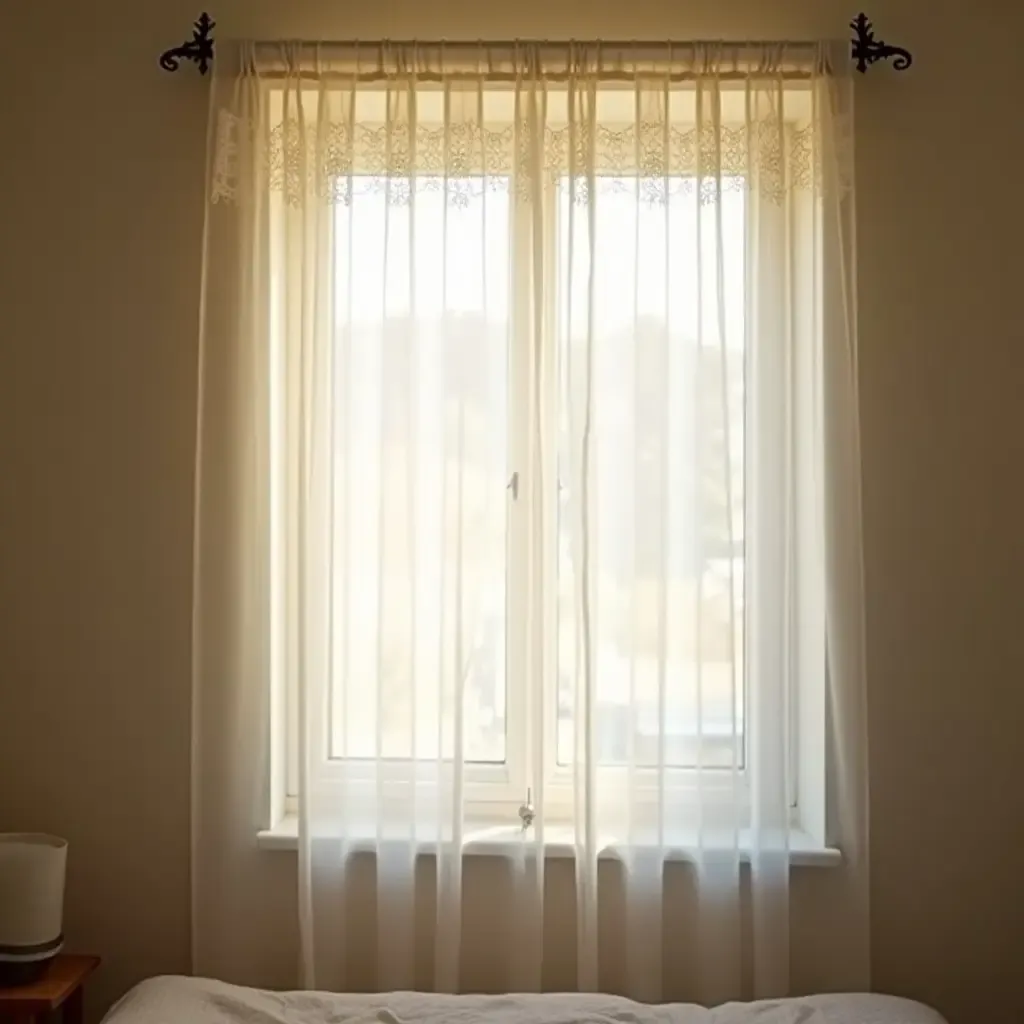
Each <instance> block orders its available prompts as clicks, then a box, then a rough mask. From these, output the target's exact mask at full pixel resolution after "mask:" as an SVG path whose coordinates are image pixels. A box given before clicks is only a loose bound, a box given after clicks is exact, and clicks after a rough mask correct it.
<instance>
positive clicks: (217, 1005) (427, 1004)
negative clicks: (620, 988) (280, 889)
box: [104, 977, 946, 1024]
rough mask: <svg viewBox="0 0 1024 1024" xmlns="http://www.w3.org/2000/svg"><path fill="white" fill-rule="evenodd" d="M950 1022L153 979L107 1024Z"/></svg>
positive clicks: (794, 1004) (891, 1010) (859, 1002)
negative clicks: (289, 989) (350, 992)
mask: <svg viewBox="0 0 1024 1024" xmlns="http://www.w3.org/2000/svg"><path fill="white" fill-rule="evenodd" d="M484 1020H486V1021H487V1024H946V1021H945V1020H944V1019H943V1018H942V1017H941V1016H940V1015H939V1014H937V1013H936V1012H935V1011H934V1010H930V1009H928V1007H926V1006H923V1005H922V1004H921V1003H916V1002H913V1001H912V1000H909V999H900V998H898V997H895V996H878V995H819V996H809V997H803V998H799V999H780V1000H767V1001H762V1002H755V1003H727V1004H725V1005H723V1006H718V1007H716V1008H715V1009H712V1010H707V1009H704V1008H703V1007H700V1006H694V1005H690V1004H684V1003H666V1004H663V1005H660V1006H646V1005H643V1004H641V1003H634V1002H631V1001H630V1000H628V999H623V998H620V997H618V996H605V995H576V994H572V993H558V994H548V995H503V996H478V995H465V996H450V995H427V994H424V993H420V992H391V993H384V994H380V995H337V994H331V993H325V992H266V991H262V990H260V989H254V988H242V987H239V986H236V985H228V984H225V983H224V982H220V981H211V980H208V979H204V978H182V977H162V978H150V979H149V980H148V981H144V982H142V983H141V984H140V985H137V986H136V987H135V988H133V989H132V990H131V991H130V992H128V993H127V994H126V995H125V996H124V997H123V998H122V999H121V1000H120V1001H119V1002H118V1003H116V1004H115V1005H114V1006H113V1007H111V1009H110V1011H109V1012H108V1013H107V1015H106V1017H105V1018H104V1024H475V1022H478V1021H484Z"/></svg>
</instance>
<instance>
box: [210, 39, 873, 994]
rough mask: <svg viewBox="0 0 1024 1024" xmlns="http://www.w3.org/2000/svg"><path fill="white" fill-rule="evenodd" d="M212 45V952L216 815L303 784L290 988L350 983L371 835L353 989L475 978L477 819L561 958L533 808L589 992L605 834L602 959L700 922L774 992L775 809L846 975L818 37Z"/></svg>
mask: <svg viewBox="0 0 1024 1024" xmlns="http://www.w3.org/2000/svg"><path fill="white" fill-rule="evenodd" d="M224 49H227V48H226V47H225V48H224ZM236 57H237V60H236V61H234V62H232V61H230V60H227V61H219V66H218V68H217V71H216V75H215V82H214V87H213V92H212V98H211V107H210V143H209V148H210V165H209V192H208V197H209V206H208V211H207V226H206V249H205V259H204V289H203V296H204V298H203V314H202V345H201V355H200V367H199V372H200V384H201V387H200V409H199V431H198V436H199V443H198V457H197V489H196V564H195V636H194V644H195V679H194V684H195V709H196V717H195V736H194V751H195V754H194V802H195V822H194V831H195V847H194V848H195V876H194V879H195V905H194V918H195V929H196V936H195V949H196V967H197V969H198V970H208V969H210V968H211V967H212V968H214V970H215V969H216V965H217V964H218V963H222V962H223V961H222V960H219V959H218V956H219V954H218V947H221V948H222V947H223V945H224V944H225V943H226V942H228V941H229V938H228V937H229V936H230V935H231V931H232V924H231V921H232V909H231V908H232V905H233V902H234V901H237V900H239V899H241V898H242V896H241V894H240V893H239V892H237V891H236V888H237V887H236V886H233V882H232V879H231V878H230V874H231V867H230V866H231V856H232V853H231V851H232V850H237V849H240V848H244V847H245V845H246V844H251V843H252V842H253V841H254V839H253V837H254V834H255V832H256V830H257V829H258V828H260V827H265V826H266V825H267V824H268V823H269V822H271V821H272V820H273V819H274V818H276V817H279V816H280V815H281V814H282V813H285V812H286V811H288V810H289V809H291V808H294V812H295V814H296V815H297V818H298V835H299V859H298V870H297V884H298V908H299V938H300V946H301V950H300V957H301V982H302V984H303V985H305V986H307V987H320V988H341V987H344V986H346V985H349V984H351V983H352V980H351V978H350V977H348V976H347V974H346V964H348V963H350V961H351V959H352V956H353V948H354V947H357V946H359V945H361V944H362V942H363V939H362V937H361V931H360V927H359V925H358V922H356V921H355V920H353V916H352V913H351V910H350V904H351V894H352V890H353V887H355V888H360V887H361V886H362V883H360V882H358V880H357V872H356V871H355V868H354V865H355V864H356V863H357V861H358V859H359V857H360V856H361V855H364V854H366V853H368V852H369V853H372V855H373V858H374V864H375V872H374V874H373V880H372V888H373V898H372V903H373V907H374V912H373V917H374V919H375V933H376V944H377V950H376V957H375V964H376V986H375V987H378V988H380V989H401V988H414V987H417V979H422V978H423V976H424V973H423V967H422V964H423V962H424V958H425V961H426V962H427V963H428V965H429V966H428V971H429V977H430V979H431V984H432V986H433V987H434V988H435V989H437V990H440V991H458V990H459V989H460V988H462V987H464V986H465V979H464V977H463V973H462V968H461V964H462V963H463V961H464V959H465V956H466V955H467V949H466V946H465V943H464V941H463V935H462V923H463V919H464V916H465V913H466V909H467V908H466V907H465V906H464V901H466V900H470V899H482V898H486V894H481V893H477V894H472V893H468V892H466V891H465V879H464V866H465V858H466V857H467V856H470V855H472V852H473V851H474V850H479V849H482V848H483V847H484V846H486V845H487V844H488V843H490V844H492V847H491V848H492V850H500V852H501V854H502V855H503V856H504V857H506V858H507V861H508V865H509V870H510V871H511V873H512V876H513V879H514V889H515V893H516V897H515V900H514V904H513V910H512V911H511V912H510V913H509V912H507V913H506V914H505V916H504V918H503V920H502V921H501V922H500V924H501V927H500V929H498V928H497V922H496V931H495V938H494V942H495V953H494V955H495V956H500V957H502V958H503V959H504V961H505V963H506V973H507V978H506V979H505V987H506V988H507V989H509V990H516V991H530V990H538V989H540V988H541V987H542V986H543V984H544V980H543V979H544V971H545V962H546V958H547V957H549V956H550V955H551V952H552V951H551V950H547V949H546V948H545V934H546V926H545V919H546V914H550V913H551V910H550V907H549V906H548V899H547V898H546V887H545V872H546V870H547V862H548V859H549V856H550V855H551V853H552V852H553V851H554V850H555V849H556V848H557V849H558V850H560V851H561V852H562V853H563V854H565V855H568V856H569V857H570V858H571V860H572V863H573V873H572V875H573V879H574V885H575V893H574V898H573V900H572V906H573V908H574V913H575V921H576V925H575V932H576V943H575V953H574V956H575V964H576V984H577V986H578V987H579V988H580V989H581V990H584V991H587V990H590V991H596V990H600V989H602V987H607V985H608V984H609V981H608V980H607V978H605V977H604V975H603V973H602V972H603V969H602V966H601V964H602V958H601V949H600V944H601V941H602V940H601V938H600V935H601V928H600V927H599V918H600V917H601V915H602V913H604V910H603V909H602V908H603V906H604V904H607V903H608V901H609V896H608V893H607V892H606V891H605V890H606V887H605V886H604V884H603V883H602V884H601V885H599V882H598V874H599V868H598V865H599V861H601V860H602V859H603V858H606V857H611V858H614V859H616V860H617V861H618V862H619V863H620V864H621V866H622V883H621V893H620V894H619V896H618V897H616V900H617V901H618V905H619V918H618V922H619V923H618V925H617V928H618V930H619V936H618V939H617V941H618V942H619V943H621V948H622V950H623V963H622V964H621V965H620V972H619V976H618V979H617V980H616V982H615V984H616V986H617V987H618V988H620V989H621V990H622V991H624V993H625V994H627V995H632V996H634V997H636V998H640V999H644V1000H649V1001H657V1000H660V999H663V998H666V997H667V996H666V993H673V992H674V990H672V988H671V985H670V984H669V982H670V980H671V975H672V972H673V967H672V964H671V963H666V954H665V949H664V947H663V943H662V941H661V936H663V935H664V934H666V931H667V930H670V929H673V928H677V927H681V926H685V927H686V928H688V929H690V930H691V931H692V935H693V937H694V946H693V948H694V949H695V950H696V960H697V969H696V970H695V972H694V979H695V980H694V984H693V986H692V991H688V992H687V993H685V994H686V995H688V996H689V997H690V998H694V999H696V1000H698V1001H702V1002H705V1003H708V1004H712V1003H716V1002H720V1001H723V1000H726V999H731V998H739V997H767V996H774V995H782V994H786V993H787V992H788V991H789V989H790V967H791V965H790V944H789V919H790V900H791V893H790V871H791V861H792V855H793V849H792V845H793V836H794V834H795V832H794V830H798V829H802V830H803V831H804V832H808V831H809V832H811V833H813V834H814V835H815V836H816V837H817V839H818V840H819V841H820V842H821V843H825V842H828V843H829V844H831V845H836V846H838V847H839V848H840V849H841V851H842V856H843V860H844V865H843V868H842V870H843V871H844V872H845V876H846V877H847V878H848V880H849V886H848V889H849V893H850V898H849V900H848V901H847V906H846V912H845V919H844V927H847V928H848V929H849V930H850V934H851V935H852V936H853V939H852V940H851V948H852V949H854V951H855V955H854V958H853V962H855V963H857V964H859V965H860V966H861V968H862V971H861V975H862V977H863V983H864V985H865V987H866V984H867V859H866V829H867V824H866V810H867V796H866V767H865V765H866V736H865V694H864V685H865V684H864V653H863V652H864V637H863V581H862V576H863V572H862V553H861V522H860V468H859V424H858V400H857V345H856V315H855V310H856V295H855V281H854V266H855V263H854V248H853V245H854V238H853V178H852V145H851V124H852V120H851V119H852V108H851V97H852V93H851V86H850V82H849V79H848V75H847V73H846V71H845V70H844V69H845V66H846V64H847V61H846V60H845V55H839V56H838V57H837V55H836V51H835V50H834V49H833V48H831V47H829V46H826V45H823V44H814V45H805V46H794V45H788V44H787V45H782V44H779V45H764V44H757V45H754V44H749V45H739V44H736V45H731V44H730V45H726V44H686V45H683V44H677V45H668V44H666V45H665V46H662V47H652V46H648V45H644V46H626V45H614V44H607V43H601V44H598V43H593V44H590V43H587V44H581V43H573V44H551V43H508V44H473V45H465V44H464V45H456V44H448V45H442V44H424V43H385V44H375V45H365V44H364V45H358V46H357V45H354V44H352V45H343V44H298V43H296V44H265V43H261V44H254V43H245V44H240V45H239V46H238V47H237V51H236ZM495 843H497V844H498V846H494V845H493V844H495ZM481 844H482V845H481ZM425 857H426V858H428V859H429V860H432V862H433V865H434V870H433V872H431V873H430V874H429V877H427V876H425V875H424V873H423V871H422V864H423V862H424V860H423V859H424V858H425ZM677 862H680V863H682V864H684V865H686V870H687V871H688V872H689V873H690V877H691V878H692V883H693V899H692V900H691V901H690V902H689V903H687V905H686V906H685V908H680V909H679V910H678V911H677V910H676V909H675V908H674V906H673V904H672V903H671V902H670V901H669V900H668V899H667V898H666V884H667V883H666V879H667V877H668V875H669V874H670V873H671V871H672V870H674V867H673V865H675V864H676V863H677ZM425 878H426V881H425ZM425 885H426V886H428V888H429V889H430V897H429V905H430V907H431V909H430V911H429V919H430V922H431V923H429V926H424V924H423V906H424V903H423V901H424V899H425V898H426V897H425V896H424V893H423V891H422V890H423V887H424V886H425ZM250 898H251V897H250ZM234 905H237V904H236V903H235V904H234ZM680 916H681V917H683V918H685V920H684V921H683V922H682V923H681V922H680V920H679V917H680ZM499 931H500V933H501V934H502V935H504V936H505V938H504V939H503V940H499V938H498V933H499ZM502 942H504V943H505V946H504V947H502V946H501V943H502Z"/></svg>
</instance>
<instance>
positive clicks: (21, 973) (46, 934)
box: [0, 832, 68, 986]
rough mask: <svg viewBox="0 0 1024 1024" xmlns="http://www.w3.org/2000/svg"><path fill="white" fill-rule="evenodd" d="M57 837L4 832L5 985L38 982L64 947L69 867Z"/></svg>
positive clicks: (0, 905)
mask: <svg viewBox="0 0 1024 1024" xmlns="http://www.w3.org/2000/svg"><path fill="white" fill-rule="evenodd" d="M67 852H68V844H67V842H66V841H65V840H63V839H58V838H57V837H56V836H47V835H41V834H38V833H30V832H10V833H0V986H10V985H24V984H28V983H30V982H32V981H34V980H35V979H36V978H37V977H39V975H41V974H42V973H43V972H44V971H45V970H46V968H47V966H48V965H49V963H50V961H51V960H52V959H53V958H54V957H55V956H56V955H57V954H58V953H59V952H60V949H61V946H63V944H64V935H63V933H62V926H63V916H64V867H65V863H66V860H67Z"/></svg>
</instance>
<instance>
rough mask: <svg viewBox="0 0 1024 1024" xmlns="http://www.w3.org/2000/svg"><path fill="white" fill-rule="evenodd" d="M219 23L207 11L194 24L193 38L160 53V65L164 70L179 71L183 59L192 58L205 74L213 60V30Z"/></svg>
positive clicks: (202, 73) (200, 71)
mask: <svg viewBox="0 0 1024 1024" xmlns="http://www.w3.org/2000/svg"><path fill="white" fill-rule="evenodd" d="M216 25H217V23H216V22H215V21H214V20H213V18H211V17H210V16H209V15H208V14H207V13H206V11H203V13H202V14H200V15H199V17H198V18H197V19H196V21H195V24H194V25H193V26H192V38H191V39H187V40H186V41H185V42H184V43H182V44H181V46H174V47H172V48H171V49H170V50H165V51H164V52H163V53H162V54H161V55H160V67H162V68H163V69H164V71H177V70H178V66H179V64H180V63H181V62H182V61H183V60H190V61H192V63H193V64H195V65H196V67H198V68H199V74H201V75H205V74H206V72H207V71H208V70H209V67H210V63H211V62H212V61H213V35H212V33H213V30H214V28H215V27H216Z"/></svg>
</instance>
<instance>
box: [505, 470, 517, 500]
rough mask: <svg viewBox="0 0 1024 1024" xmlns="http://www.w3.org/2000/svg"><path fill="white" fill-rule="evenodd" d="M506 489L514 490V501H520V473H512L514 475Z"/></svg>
mask: <svg viewBox="0 0 1024 1024" xmlns="http://www.w3.org/2000/svg"><path fill="white" fill-rule="evenodd" d="M505 490H506V491H511V492H512V500H513V501H518V500H519V474H518V473H513V474H512V476H511V477H510V478H509V481H508V483H507V484H506V485H505Z"/></svg>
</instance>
